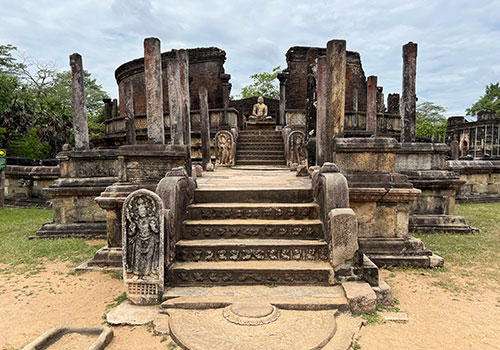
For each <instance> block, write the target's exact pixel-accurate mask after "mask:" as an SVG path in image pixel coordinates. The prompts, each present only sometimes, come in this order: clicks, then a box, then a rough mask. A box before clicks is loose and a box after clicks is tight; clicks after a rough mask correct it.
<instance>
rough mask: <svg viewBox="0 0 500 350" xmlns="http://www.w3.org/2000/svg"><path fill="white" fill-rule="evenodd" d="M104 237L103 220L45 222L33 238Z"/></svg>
mask: <svg viewBox="0 0 500 350" xmlns="http://www.w3.org/2000/svg"><path fill="white" fill-rule="evenodd" d="M68 237H71V238H91V239H105V238H106V223H105V222H78V223H68V224H58V223H47V224H44V225H43V226H42V227H41V228H40V229H39V230H38V231H37V232H36V234H35V235H34V236H31V237H30V239H33V238H68Z"/></svg>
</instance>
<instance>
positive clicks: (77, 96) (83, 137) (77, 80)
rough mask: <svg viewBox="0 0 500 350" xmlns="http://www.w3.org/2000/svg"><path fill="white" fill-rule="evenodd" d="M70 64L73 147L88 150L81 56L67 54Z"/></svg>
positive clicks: (87, 127)
mask: <svg viewBox="0 0 500 350" xmlns="http://www.w3.org/2000/svg"><path fill="white" fill-rule="evenodd" d="M69 65H70V66H71V74H72V80H71V86H72V91H73V108H72V111H73V132H74V134H75V148H76V149H77V150H88V149H89V148H90V147H89V126H88V121H87V110H86V108H85V92H84V87H83V64H82V56H80V54H78V53H74V54H72V55H71V56H69Z"/></svg>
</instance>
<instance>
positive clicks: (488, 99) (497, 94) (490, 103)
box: [465, 82, 500, 115]
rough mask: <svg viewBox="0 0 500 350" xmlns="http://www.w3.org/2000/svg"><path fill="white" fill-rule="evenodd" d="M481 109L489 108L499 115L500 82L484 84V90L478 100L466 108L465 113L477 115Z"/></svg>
mask: <svg viewBox="0 0 500 350" xmlns="http://www.w3.org/2000/svg"><path fill="white" fill-rule="evenodd" d="M483 109H490V110H492V111H494V112H495V113H496V115H500V82H498V83H496V84H493V83H491V84H490V85H488V86H486V92H485V94H484V95H483V96H481V97H480V98H479V100H478V101H477V102H476V103H474V104H473V105H472V107H470V108H467V109H466V110H465V111H466V113H467V115H477V113H478V112H479V111H481V110H483Z"/></svg>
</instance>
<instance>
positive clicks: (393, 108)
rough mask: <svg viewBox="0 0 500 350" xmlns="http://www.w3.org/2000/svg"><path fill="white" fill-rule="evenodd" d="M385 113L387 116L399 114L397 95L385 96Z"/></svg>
mask: <svg viewBox="0 0 500 350" xmlns="http://www.w3.org/2000/svg"><path fill="white" fill-rule="evenodd" d="M387 113H388V114H398V113H399V94H389V95H387Z"/></svg>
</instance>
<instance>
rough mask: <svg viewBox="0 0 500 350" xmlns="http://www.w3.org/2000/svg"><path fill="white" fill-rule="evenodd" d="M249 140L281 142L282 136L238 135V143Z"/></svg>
mask: <svg viewBox="0 0 500 350" xmlns="http://www.w3.org/2000/svg"><path fill="white" fill-rule="evenodd" d="M249 142H276V143H278V142H279V143H281V144H283V138H282V137H274V136H273V137H263V136H245V137H238V143H249Z"/></svg>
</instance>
